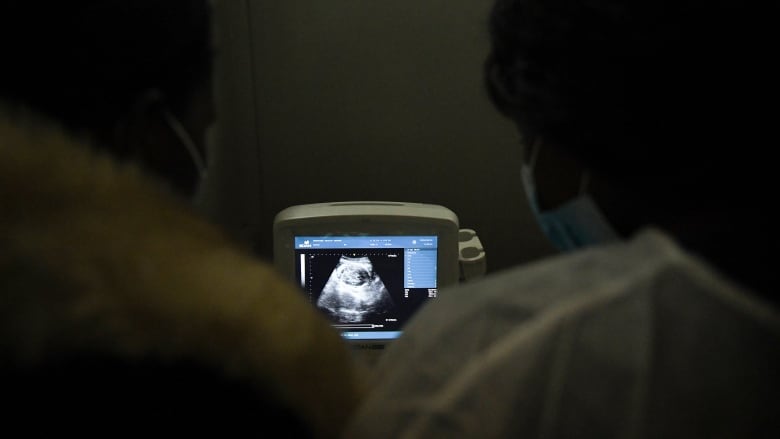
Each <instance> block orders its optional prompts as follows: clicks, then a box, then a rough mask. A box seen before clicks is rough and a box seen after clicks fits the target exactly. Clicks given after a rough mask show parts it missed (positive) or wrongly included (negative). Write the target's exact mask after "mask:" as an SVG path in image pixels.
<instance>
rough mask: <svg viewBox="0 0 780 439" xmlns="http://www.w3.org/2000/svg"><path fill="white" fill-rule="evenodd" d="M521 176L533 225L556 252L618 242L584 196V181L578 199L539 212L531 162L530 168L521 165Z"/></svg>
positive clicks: (593, 206) (613, 233)
mask: <svg viewBox="0 0 780 439" xmlns="http://www.w3.org/2000/svg"><path fill="white" fill-rule="evenodd" d="M584 175H585V176H586V175H587V174H584ZM520 176H521V179H522V182H523V186H524V188H525V192H526V195H527V197H528V201H529V203H530V205H531V211H532V213H533V214H534V217H535V218H536V221H537V222H538V223H539V226H540V227H541V229H542V232H543V233H544V234H545V236H547V239H549V240H550V242H551V243H552V244H553V245H554V246H555V247H556V248H557V249H558V250H560V251H571V250H575V249H578V248H581V247H586V246H590V245H596V244H602V243H607V242H611V241H617V240H618V239H619V236H618V234H617V233H616V232H615V230H614V229H613V228H612V226H611V225H610V224H609V222H608V221H607V219H606V218H605V217H604V215H603V214H602V213H601V211H600V210H599V208H598V206H596V203H595V202H594V201H593V199H592V198H591V197H590V196H589V195H588V194H586V193H585V190H584V187H585V185H586V184H585V182H584V181H583V187H582V188H581V190H580V194H579V195H578V196H576V197H575V198H573V199H572V200H569V201H567V202H566V203H564V204H562V205H561V206H559V207H557V208H555V209H551V210H546V211H542V210H541V209H540V207H539V201H538V199H537V195H536V186H535V183H534V176H533V160H532V164H531V165H528V164H524V165H523V167H522V169H521V170H520ZM583 178H587V177H583Z"/></svg>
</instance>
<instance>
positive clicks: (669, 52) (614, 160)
mask: <svg viewBox="0 0 780 439" xmlns="http://www.w3.org/2000/svg"><path fill="white" fill-rule="evenodd" d="M760 8H764V10H759V9H760ZM773 16H774V14H770V13H769V7H768V6H760V5H757V4H756V3H755V2H735V1H722V0H714V1H706V2H705V1H697V0H681V1H670V0H589V1H580V2H571V1H568V0H496V3H495V5H494V8H493V11H492V14H491V16H490V21H489V28H490V37H491V53H490V54H489V56H488V58H487V60H486V62H485V78H486V83H487V88H488V92H489V95H490V98H491V99H492V102H493V103H494V104H495V106H496V107H497V108H498V109H499V110H500V111H501V112H502V113H503V114H504V115H506V116H508V117H510V118H511V119H512V120H514V121H515V122H516V124H517V126H518V128H519V130H520V132H521V133H522V134H523V135H524V136H528V137H536V136H539V137H541V138H543V139H544V140H545V141H549V142H554V143H556V144H557V145H560V147H562V148H566V149H568V151H570V152H571V153H572V154H573V155H574V156H575V157H578V158H579V159H580V160H581V161H583V162H584V163H586V164H587V165H588V166H590V167H592V168H594V169H598V170H599V171H601V172H602V173H603V174H604V175H608V176H610V177H612V178H616V179H618V180H620V181H622V182H623V183H625V184H627V185H632V186H634V188H635V189H641V190H644V191H646V192H647V193H652V192H653V191H654V190H656V191H657V183H658V181H657V179H655V178H648V176H650V175H657V174H658V172H659V170H658V169H659V167H660V168H663V169H664V170H665V171H664V172H666V173H667V174H668V176H669V177H670V181H675V179H676V178H679V179H682V178H685V179H686V180H685V181H686V182H689V183H691V184H693V183H692V182H694V181H695V180H696V179H697V178H700V177H702V176H712V175H715V174H714V173H720V174H719V175H724V174H725V171H724V167H728V166H729V165H730V164H731V163H733V159H734V154H735V149H734V148H735V146H736V145H738V144H740V142H741V141H742V140H745V139H746V138H748V137H750V138H754V137H752V136H755V138H760V136H758V135H757V133H758V132H760V130H761V129H767V128H768V127H769V126H771V124H769V123H768V122H767V116H765V115H764V114H763V108H762V106H761V105H760V104H761V101H762V100H764V99H765V98H766V94H767V93H768V92H769V91H770V88H772V87H774V83H775V82H776V77H774V75H773V74H772V73H770V71H773V70H771V69H769V66H770V65H771V64H772V63H773V60H772V53H773V51H774V49H772V46H771V44H773V43H771V41H773V40H772V39H770V38H769V36H770V33H773V32H776V31H775V30H774V29H775V27H776V26H775V25H772V24H771V23H768V21H769V17H773ZM772 105H774V103H772ZM723 146H725V148H722V147H723ZM754 146H757V145H754ZM753 149H754V150H755V151H758V152H759V153H762V152H761V151H762V150H760V149H758V148H757V147H756V148H753ZM643 171H644V172H648V173H647V174H645V173H644V172H643ZM680 181H682V180H680ZM704 181H707V180H703V181H702V184H704ZM710 183H711V182H708V183H706V184H710ZM651 186H653V187H651ZM713 189H714V188H713ZM714 192H717V190H715V191H714ZM673 195H674V194H666V196H673Z"/></svg>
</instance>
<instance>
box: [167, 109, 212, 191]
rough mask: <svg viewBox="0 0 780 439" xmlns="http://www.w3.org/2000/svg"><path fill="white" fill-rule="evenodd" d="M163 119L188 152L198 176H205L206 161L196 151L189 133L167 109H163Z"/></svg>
mask: <svg viewBox="0 0 780 439" xmlns="http://www.w3.org/2000/svg"><path fill="white" fill-rule="evenodd" d="M163 117H165V121H166V122H167V123H168V125H169V126H170V127H171V130H173V132H174V133H175V134H176V137H178V138H179V140H180V141H181V143H183V144H184V147H185V148H187V151H188V152H189V154H190V157H191V158H192V161H193V162H194V163H195V167H196V168H197V169H198V173H199V174H200V176H201V177H203V176H205V175H206V161H205V160H204V159H203V156H202V155H201V154H200V151H198V147H197V146H195V142H194V141H193V140H192V136H190V133H188V132H187V130H186V129H185V128H184V126H183V125H182V124H181V122H179V120H178V119H177V118H176V117H175V116H174V115H173V114H172V113H171V112H170V111H169V110H168V109H167V108H165V109H163Z"/></svg>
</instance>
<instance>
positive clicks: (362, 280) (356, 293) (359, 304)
mask: <svg viewBox="0 0 780 439" xmlns="http://www.w3.org/2000/svg"><path fill="white" fill-rule="evenodd" d="M393 307H394V303H393V300H392V298H391V297H390V293H389V292H388V290H387V287H386V286H385V283H384V282H383V281H382V278H381V277H380V275H379V273H378V272H377V271H376V270H375V269H374V265H373V263H372V262H371V260H370V259H369V258H368V257H366V256H362V257H348V256H341V257H340V258H339V261H338V264H337V265H336V267H335V268H334V269H333V271H332V272H331V274H330V277H329V278H328V281H327V282H326V283H325V287H324V288H323V289H322V292H321V293H320V296H319V299H318V300H317V308H320V309H321V310H323V311H325V312H327V313H328V314H329V315H330V316H331V318H332V319H333V320H334V321H335V322H338V323H362V322H364V321H367V320H368V319H369V317H373V316H377V315H381V314H386V313H389V312H391V311H392V309H393Z"/></svg>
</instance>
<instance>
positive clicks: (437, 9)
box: [205, 0, 550, 271]
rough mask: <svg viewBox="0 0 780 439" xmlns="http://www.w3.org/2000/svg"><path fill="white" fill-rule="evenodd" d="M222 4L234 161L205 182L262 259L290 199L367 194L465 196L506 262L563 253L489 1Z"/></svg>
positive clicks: (226, 118) (223, 104) (223, 152)
mask: <svg viewBox="0 0 780 439" xmlns="http://www.w3.org/2000/svg"><path fill="white" fill-rule="evenodd" d="M217 5H218V9H222V12H221V13H220V14H219V15H218V17H217V18H218V20H220V23H219V24H220V29H221V30H220V40H219V41H220V44H221V47H222V48H221V49H220V50H221V51H222V53H221V58H220V60H219V63H220V64H219V65H220V68H221V70H222V74H220V75H219V76H218V78H219V82H220V84H219V85H218V102H220V104H219V108H218V111H219V112H220V114H219V117H220V125H219V127H220V133H221V134H220V135H219V136H218V139H219V142H218V143H219V146H218V148H219V150H220V153H219V154H216V157H217V158H219V163H217V164H216V166H218V167H219V168H220V171H219V172H217V171H215V174H219V175H215V176H212V177H213V178H212V181H210V182H209V185H208V187H209V191H205V192H208V193H211V198H210V199H211V200H212V201H211V202H210V204H209V206H211V207H210V209H211V210H212V211H213V212H214V216H215V217H217V218H218V219H219V221H220V222H222V223H224V224H226V225H227V226H228V227H229V228H230V229H232V230H234V231H235V233H236V234H237V235H238V236H240V237H241V239H244V240H248V241H251V244H252V245H253V246H254V247H255V248H256V249H257V250H258V252H259V253H260V254H261V255H263V256H266V257H271V247H272V245H271V242H272V241H271V225H272V220H273V216H274V214H275V213H276V212H278V211H279V210H281V209H283V208H285V207H288V206H290V205H293V204H301V203H312V202H326V201H339V200H356V199H363V200H398V201H412V202H426V203H436V204H442V205H444V206H447V207H449V208H450V209H452V210H453V211H455V213H457V214H458V216H459V218H460V222H461V227H468V228H473V229H475V230H476V231H477V232H478V234H479V236H480V239H481V240H482V242H483V244H484V245H485V247H486V251H487V258H488V269H489V270H490V271H496V270H500V269H503V268H505V267H508V266H510V265H513V264H516V263H519V262H524V261H527V260H529V259H533V258H536V257H538V256H540V255H543V254H547V253H549V251H550V249H549V246H548V245H547V243H546V241H545V240H544V239H543V238H542V236H541V235H540V234H539V232H538V229H537V228H536V226H535V224H534V223H533V220H532V218H531V216H530V213H529V211H528V208H527V203H526V200H525V197H524V194H523V191H522V187H521V183H520V180H519V170H520V165H521V157H522V154H521V153H522V151H521V147H520V145H519V140H518V139H519V138H518V135H517V133H516V132H515V129H514V126H513V125H512V124H511V123H510V122H509V121H507V120H506V119H504V118H502V117H501V116H500V115H498V113H497V112H496V111H495V110H494V109H493V108H492V106H491V105H490V103H489V101H488V99H487V96H486V94H485V92H484V89H483V85H482V77H481V68H482V62H483V60H484V58H485V55H486V54H487V29H486V24H485V22H486V16H487V11H488V8H489V5H490V2H489V1H477V0H427V1H420V0H392V1H376V0H343V1H338V2H323V1H319V0H285V1H268V0H247V1H231V0H222V1H219V2H218V3H217ZM250 174H251V175H250ZM215 200H216V201H215Z"/></svg>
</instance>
